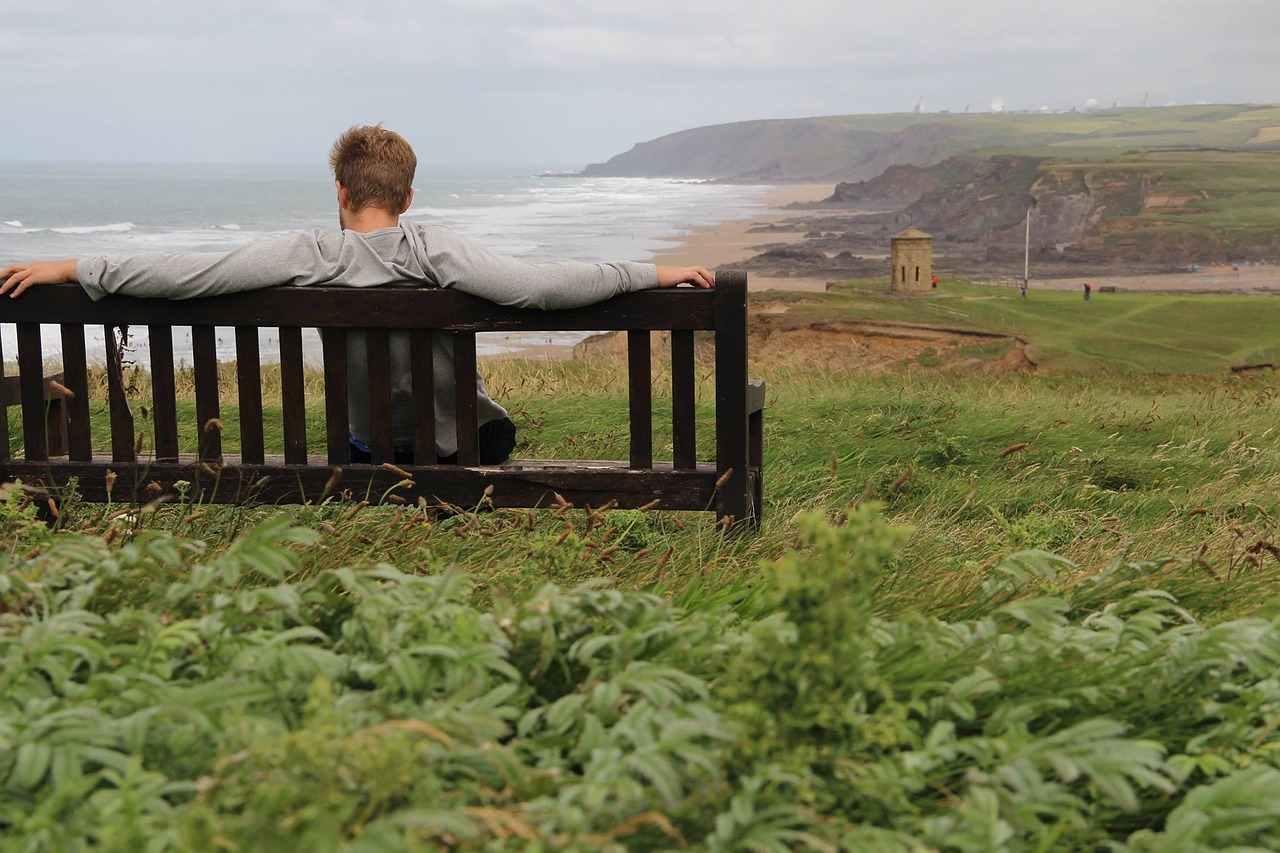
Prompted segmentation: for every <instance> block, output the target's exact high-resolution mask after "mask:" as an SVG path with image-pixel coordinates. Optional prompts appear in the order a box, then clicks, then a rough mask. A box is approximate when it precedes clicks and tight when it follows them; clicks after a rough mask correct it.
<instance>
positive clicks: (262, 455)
mask: <svg viewBox="0 0 1280 853" xmlns="http://www.w3.org/2000/svg"><path fill="white" fill-rule="evenodd" d="M236 391H237V398H238V400H239V403H240V458H241V460H242V461H244V462H246V463H249V464H254V465H260V464H262V462H263V460H265V459H266V450H265V447H264V446H263V435H262V357H261V354H260V353H259V352H258V329H257V327H256V326H236Z"/></svg>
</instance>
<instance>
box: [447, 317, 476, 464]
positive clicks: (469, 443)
mask: <svg viewBox="0 0 1280 853" xmlns="http://www.w3.org/2000/svg"><path fill="white" fill-rule="evenodd" d="M452 337H453V365H454V406H455V407H456V409H455V418H454V421H455V422H456V423H457V425H458V464H459V465H479V464H480V427H479V415H478V414H477V412H476V406H477V402H476V335H475V332H459V333H458V334H455V335H453V336H452Z"/></svg>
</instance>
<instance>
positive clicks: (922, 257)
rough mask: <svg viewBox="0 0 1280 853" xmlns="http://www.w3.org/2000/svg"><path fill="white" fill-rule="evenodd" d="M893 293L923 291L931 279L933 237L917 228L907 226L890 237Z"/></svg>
mask: <svg viewBox="0 0 1280 853" xmlns="http://www.w3.org/2000/svg"><path fill="white" fill-rule="evenodd" d="M891 243H892V246H893V249H892V251H891V252H890V257H891V258H892V259H893V260H892V262H893V284H892V287H891V288H890V289H891V290H893V292H894V293H924V292H926V291H928V290H929V289H930V282H931V281H932V280H933V238H932V237H930V236H929V235H928V234H926V233H924V232H923V231H921V230H920V229H919V228H915V227H912V228H908V229H907V230H906V231H903V232H902V233H901V234H895V235H894V236H893V237H892V238H891Z"/></svg>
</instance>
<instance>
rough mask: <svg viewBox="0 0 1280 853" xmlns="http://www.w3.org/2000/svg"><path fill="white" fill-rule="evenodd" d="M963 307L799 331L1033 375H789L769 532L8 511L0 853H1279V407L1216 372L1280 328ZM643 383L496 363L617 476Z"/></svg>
mask: <svg viewBox="0 0 1280 853" xmlns="http://www.w3.org/2000/svg"><path fill="white" fill-rule="evenodd" d="M940 292H941V296H940V297H939V298H929V299H913V300H901V299H897V300H890V299H888V298H886V297H885V296H884V295H883V294H881V293H878V292H875V291H874V289H872V288H870V287H868V286H866V285H858V284H849V285H846V286H844V287H842V288H840V289H839V290H837V291H836V292H834V293H832V294H830V295H827V296H825V297H823V298H822V299H821V300H818V301H819V302H821V304H811V303H808V302H806V301H804V299H802V298H799V297H789V298H787V299H784V300H782V302H783V307H786V308H787V312H786V313H785V314H782V315H781V316H782V317H787V318H789V320H790V321H792V322H793V325H794V326H795V327H796V328H799V327H801V326H804V325H806V324H809V323H810V321H813V320H814V319H815V318H820V317H825V318H826V321H827V322H832V321H833V320H837V319H840V318H857V317H872V318H878V319H880V320H894V321H898V322H902V323H917V324H918V323H921V322H922V321H923V322H927V323H930V324H932V325H941V324H943V323H945V324H946V325H949V326H952V327H967V328H969V329H976V330H985V331H988V332H993V333H999V332H1001V331H1002V330H1003V331H1004V332H1005V333H1011V332H1016V333H1017V334H1019V335H1022V336H1024V337H1025V338H1026V339H1027V340H1028V341H1029V346H1030V349H1031V350H1032V352H1033V353H1035V354H1036V356H1037V360H1038V361H1039V364H1040V367H1039V369H1038V370H1037V371H1036V372H1034V373H1024V372H1018V371H1014V372H1002V371H994V372H992V371H984V370H983V369H982V367H981V364H982V362H990V363H992V364H995V363H999V362H1000V361H1001V359H1002V358H1003V355H1004V353H1003V351H1002V347H1003V346H1004V344H1001V343H1000V342H999V341H996V342H994V343H987V344H978V345H974V346H972V347H971V349H972V350H973V351H972V352H969V353H966V354H965V355H966V358H967V361H965V362H964V364H966V365H968V367H967V368H966V369H964V370H959V371H956V370H953V369H950V368H951V367H953V366H954V363H955V362H953V361H952V360H951V359H950V357H949V354H948V353H944V352H942V351H940V350H939V351H935V352H929V351H921V352H918V353H917V354H915V355H910V356H903V357H900V358H898V359H896V360H893V361H890V362H888V363H886V365H885V366H884V367H883V368H881V369H879V370H876V371H870V370H866V369H862V368H860V367H858V366H857V365H854V364H848V365H830V364H828V365H826V366H823V367H815V366H814V365H813V364H809V363H806V362H805V360H804V359H803V358H802V357H797V356H798V355H802V354H798V353H796V352H795V351H796V349H797V348H796V347H795V346H791V347H788V348H786V349H789V350H791V351H792V352H791V357H788V358H774V357H770V356H766V355H761V357H758V358H756V359H755V360H754V362H753V373H755V374H756V375H759V376H762V377H763V378H765V379H766V380H767V381H768V386H769V394H768V409H767V415H766V487H765V494H766V507H765V511H766V518H765V521H764V525H763V527H762V529H761V530H760V531H759V532H758V533H756V534H746V535H732V536H728V537H725V536H723V535H722V534H721V533H719V532H718V531H716V530H715V529H714V527H713V525H712V524H711V523H710V522H709V521H708V519H707V518H705V517H702V516H699V515H697V514H691V513H664V512H660V511H659V512H650V513H640V512H634V511H626V512H622V511H616V510H608V509H600V508H596V509H592V508H586V507H558V508H549V509H546V510H538V511H523V510H512V511H487V510H485V509H484V508H483V507H476V508H461V510H460V511H459V512H457V513H456V514H452V515H441V514H439V513H435V512H431V511H424V510H422V509H420V508H415V507H405V506H396V505H394V504H392V503H383V504H382V505H369V506H363V505H360V504H350V503H348V504H333V505H328V506H311V507H295V508H287V509H284V508H282V509H276V508H272V507H245V508H238V509H227V508H217V507H212V506H200V505H198V504H194V503H187V504H184V505H172V504H171V505H160V506H154V507H137V506H128V505H117V506H110V507H91V506H77V505H76V504H75V503H74V501H71V502H69V503H68V504H66V505H65V506H64V511H63V513H62V516H61V518H60V519H59V525H58V526H57V528H56V529H53V530H50V529H49V528H47V527H45V526H44V525H42V524H40V523H38V522H37V521H35V520H34V518H33V517H32V516H33V511H34V505H31V504H30V503H29V502H28V501H27V498H26V497H25V496H24V495H23V493H22V492H21V491H19V490H16V489H12V488H10V489H8V490H7V492H6V494H5V496H4V500H3V501H0V541H4V542H6V543H9V544H7V545H6V547H5V549H4V551H3V552H2V553H0V658H3V662H4V666H3V670H2V671H3V676H2V677H0V840H3V842H4V844H3V846H4V848H5V849H6V850H8V849H13V850H56V849H103V850H141V849H146V850H155V851H167V850H173V851H179V850H180V851H193V850H194V851H205V850H209V851H212V850H237V849H238V850H276V849H280V850H285V849H288V850H314V851H330V850H332V851H339V850H341V851H382V850H397V851H399V850H435V849H442V848H444V849H465V850H511V851H517V850H519V851H527V850H574V851H599V850H606V851H611V850H617V851H622V850H637V851H647V850H679V849H689V850H726V851H727V850H763V851H784V850H820V851H827V850H858V851H862V850H883V851H899V850H901V851H917V850H919V851H924V850H949V851H950V850H955V851H975V853H978V851H981V853H987V851H1002V850H1007V851H1020V850H1081V851H1083V850H1097V849H1103V848H1107V849H1114V850H1120V851H1132V853H1138V851H1156V850H1160V851H1199V850H1209V849H1227V848H1232V847H1233V846H1234V848H1235V849H1275V848H1276V847H1277V846H1278V845H1280V817H1277V815H1280V798H1278V795H1277V792H1278V791H1280V734H1277V731H1278V728H1277V725H1276V721H1277V720H1278V719H1280V686H1278V685H1277V682H1276V679H1275V668H1276V664H1277V661H1280V599H1277V596H1276V591H1277V582H1278V581H1280V547H1278V546H1277V545H1276V544H1275V543H1276V541H1277V539H1276V537H1277V530H1276V526H1277V517H1278V513H1277V507H1276V502H1275V500H1276V499H1275V496H1276V494H1278V493H1280V454H1278V453H1277V450H1278V448H1277V443H1276V442H1277V440H1276V430H1275V424H1276V422H1277V417H1278V416H1280V385H1278V384H1277V381H1276V379H1275V377H1274V376H1273V375H1272V374H1270V373H1262V374H1250V375H1232V374H1230V373H1229V372H1228V371H1227V370H1226V366H1227V365H1228V364H1230V363H1232V362H1234V361H1235V360H1236V359H1238V358H1253V357H1255V356H1264V355H1269V354H1270V353H1273V352H1275V351H1276V347H1277V341H1276V339H1275V337H1274V332H1273V331H1271V330H1274V328H1276V325H1275V322H1274V320H1275V318H1273V317H1272V316H1271V313H1272V312H1271V303H1272V301H1273V300H1271V299H1270V298H1269V297H1231V296H1219V297H1214V299H1216V300H1218V301H1217V302H1212V301H1210V299H1209V298H1208V297H1185V298H1184V297H1168V296H1157V295H1148V296H1137V295H1135V296H1132V298H1130V296H1129V295H1125V294H1115V295H1112V294H1105V295H1104V294H1098V295H1096V296H1095V298H1094V300H1092V301H1091V302H1090V303H1088V304H1087V305H1086V304H1085V303H1084V302H1083V300H1081V299H1080V298H1079V295H1078V294H1066V293H1064V294H1054V293H1049V292H1036V293H1034V294H1033V297H1034V298H1033V299H1030V300H1028V301H1027V302H1025V303H1024V302H1022V301H1021V300H1020V299H1019V298H1018V297H1017V295H1016V291H1012V292H1011V291H1008V290H1000V289H986V290H984V289H979V288H970V287H965V286H961V285H955V284H952V283H950V282H944V283H943V286H942V288H941V290H940ZM806 298H807V297H806ZM806 312H810V313H809V314H806ZM1157 329H1162V330H1163V331H1164V333H1165V334H1164V337H1165V338H1166V339H1170V340H1178V339H1181V344H1180V345H1179V346H1177V347H1170V348H1167V349H1164V350H1159V351H1156V352H1150V351H1149V349H1150V345H1151V342H1152V341H1153V340H1154V339H1155V335H1154V334H1153V330H1157ZM775 333H776V334H780V335H782V336H783V337H784V338H785V336H786V334H789V332H788V330H786V329H783V330H780V331H779V330H775ZM1236 338H1238V340H1236ZM756 351H757V352H759V353H762V354H763V353H764V352H766V348H757V350H756ZM1175 351H1176V352H1178V353H1181V360H1180V361H1178V362H1177V363H1176V364H1173V363H1172V362H1171V359H1173V358H1174V355H1175ZM625 371H626V365H625V361H618V360H613V359H609V358H594V359H578V360H570V361H526V360H520V359H499V360H491V361H487V362H486V364H485V372H486V375H487V377H488V380H489V386H490V388H491V389H492V390H493V391H494V393H495V395H496V396H497V397H499V398H500V399H502V400H504V402H506V403H508V404H509V405H510V406H511V408H512V410H513V415H514V417H515V418H516V419H517V420H518V421H520V423H521V424H522V425H523V429H524V432H523V433H522V436H523V441H524V445H523V446H522V447H521V448H520V449H519V452H520V453H521V454H525V455H530V456H546V457H552V458H554V457H556V456H566V457H572V456H575V455H580V453H581V448H582V447H584V446H587V447H589V448H590V451H591V453H592V454H593V455H594V454H597V453H598V454H601V455H609V454H615V455H619V456H625V447H624V442H625V440H626V438H625V437H626V435H627V429H628V428H627V414H626V408H625V405H626V403H625V399H622V398H621V397H620V392H619V391H620V389H621V388H623V387H625V385H624V383H623V377H624V375H625ZM230 375H232V374H231V373H229V374H228V376H230ZM266 384H267V387H271V383H270V382H268V383H266ZM135 388H136V390H135V391H134V393H135V395H136V397H137V399H138V401H139V403H140V404H143V405H145V404H147V403H149V399H148V386H147V383H146V378H145V376H139V377H138V378H137V382H136V385H135ZM309 393H310V392H309ZM665 393H667V391H666V389H665V388H663V387H661V383H659V387H658V388H655V394H656V399H655V408H656V410H657V412H658V413H660V412H661V410H662V400H663V399H664V394H665ZM698 393H699V422H700V435H701V436H702V439H703V441H704V443H705V442H706V439H707V438H708V436H709V424H710V423H711V421H712V417H713V399H712V397H713V392H712V389H711V386H710V385H709V383H708V384H705V385H704V386H703V387H700V388H699V392H698ZM224 399H225V400H227V401H228V402H229V401H231V400H234V395H233V394H231V393H230V392H229V389H228V393H227V394H226V395H224ZM313 399H315V398H313ZM95 405H101V401H96V402H95ZM183 405H184V406H185V407H186V410H187V413H188V415H189V414H190V409H191V408H192V405H191V401H189V400H186V401H183ZM236 414H237V413H236V411H235V408H234V406H232V405H229V404H228V405H225V406H224V408H223V421H224V424H225V436H226V439H227V440H228V444H229V445H231V446H229V447H228V449H229V450H231V449H232V446H233V445H234V436H235V434H236V423H237V420H236ZM268 417H270V413H269V414H268ZM658 417H659V423H661V419H660V414H659V415H658ZM187 419H190V418H189V417H188V418H187ZM313 432H315V431H314V430H313ZM316 434H319V433H318V432H317V433H316ZM655 438H656V440H655V451H657V452H658V453H661V452H662V449H663V444H664V438H663V436H662V434H661V432H659V435H658V436H656V437H655ZM100 439H101V441H102V442H104V443H105V442H106V441H107V437H106V436H102V437H100ZM190 440H194V436H192V437H191V438H190ZM275 440H276V441H277V442H279V441H280V440H281V439H280V437H279V436H278V435H277V436H276V439H275ZM665 443H667V444H669V438H667V439H665ZM144 444H146V445H147V446H149V445H150V440H149V439H148V438H146V437H145V436H144ZM706 449H707V448H705V447H704V448H703V450H704V451H705V450H706ZM369 497H370V498H371V500H372V501H373V503H374V504H377V503H378V502H379V500H380V499H381V498H382V497H384V496H378V495H373V496H369Z"/></svg>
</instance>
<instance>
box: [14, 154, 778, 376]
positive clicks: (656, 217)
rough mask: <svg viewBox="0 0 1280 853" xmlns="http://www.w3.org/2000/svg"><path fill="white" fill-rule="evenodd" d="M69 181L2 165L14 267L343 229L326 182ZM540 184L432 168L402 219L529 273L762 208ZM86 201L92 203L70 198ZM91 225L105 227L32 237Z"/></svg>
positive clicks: (736, 195) (493, 172) (315, 173)
mask: <svg viewBox="0 0 1280 853" xmlns="http://www.w3.org/2000/svg"><path fill="white" fill-rule="evenodd" d="M67 169H68V170H69V173H72V174H74V175H75V177H76V181H75V182H74V184H66V185H65V186H66V189H65V190H63V189H59V191H57V192H53V191H51V190H50V186H49V178H48V177H47V176H46V175H44V174H43V173H42V174H34V173H30V172H27V171H23V170H22V168H21V167H20V166H18V167H10V166H7V165H5V164H0V186H4V187H5V196H4V198H0V216H3V217H5V218H4V219H3V220H2V221H0V234H2V235H3V237H4V247H3V248H4V255H5V256H6V257H7V258H28V257H29V258H50V257H83V256H91V255H108V256H111V255H122V254H131V253H136V252H142V251H227V250H230V249H234V248H236V247H238V246H242V245H245V244H248V243H252V242H258V241H261V240H266V239H271V238H273V237H278V236H282V235H284V234H288V233H294V232H297V231H299V230H309V229H311V228H322V229H328V228H332V227H333V224H334V222H333V198H332V193H331V190H329V189H328V188H329V187H331V186H332V184H331V183H330V180H331V178H330V177H329V176H327V175H326V174H325V173H324V170H323V169H322V168H316V169H302V168H300V167H299V168H297V169H295V170H294V171H293V172H291V171H290V170H289V169H288V168H287V167H278V166H273V167H270V168H267V167H263V168H261V169H260V170H258V171H256V172H255V171H254V170H253V169H252V168H248V167H246V168H245V169H243V170H242V169H240V168H239V167H237V169H236V171H235V173H234V175H233V176H232V177H234V180H223V178H224V177H225V176H224V175H223V174H222V172H221V171H219V170H218V169H217V168H214V167H199V166H193V167H190V168H189V170H188V171H186V172H183V171H174V170H172V169H165V170H161V171H159V172H156V171H154V170H148V167H141V166H139V167H125V166H115V165H113V166H112V167H111V169H110V170H107V171H104V172H103V174H102V175H101V176H98V175H95V174H88V175H85V174H83V170H81V169H79V168H78V167H67ZM130 170H132V171H130ZM55 171H56V170H55ZM536 171H537V170H536V169H532V168H531V169H528V170H527V171H524V172H523V173H518V172H513V171H511V170H510V169H509V168H507V169H505V170H504V169H496V168H479V167H463V168H460V169H456V170H454V169H445V168H442V167H434V166H423V167H421V168H420V169H419V176H418V182H417V183H418V191H417V200H418V202H417V205H416V206H415V207H414V208H413V209H412V210H410V211H409V212H408V214H407V218H408V219H409V220H410V221H420V222H433V223H440V224H444V225H447V226H448V227H450V228H453V229H454V230H456V231H458V232H459V233H461V234H463V235H465V236H467V237H470V238H472V239H474V240H476V241H477V242H479V243H480V244H481V245H483V246H484V247H486V248H487V249H489V250H491V251H493V252H496V253H499V254H503V255H511V256H515V257H520V258H525V259H527V260H535V261H541V260H551V259H561V258H572V259H577V260H584V261H609V260H616V259H620V258H625V259H631V260H646V259H648V258H649V257H651V256H652V254H653V252H654V251H656V250H657V249H659V248H661V247H662V246H663V245H664V239H666V238H670V237H672V236H678V235H679V234H681V233H684V232H685V229H687V228H688V227H689V226H693V225H699V224H708V223H712V222H716V221H720V220H724V219H730V218H734V217H739V216H749V215H750V214H751V213H752V212H753V211H754V210H756V209H758V206H759V203H760V198H761V196H762V191H761V190H760V189H758V188H752V187H741V186H726V185H719V184H704V183H700V182H697V181H675V180H657V179H646V178H589V179H588V178H577V177H572V176H564V177H533V174H534V172H536ZM125 172H128V174H127V175H124V173H125ZM122 175H124V177H127V178H128V180H127V181H124V182H123V183H124V185H127V186H128V187H129V188H130V189H129V191H128V192H127V193H122V192H120V191H119V188H120V187H121V186H122V182H121V177H122ZM193 177H194V178H197V179H198V180H197V181H196V182H195V184H194V186H195V187H196V188H197V191H198V194H197V195H193V194H192V193H193V190H192V187H193V184H192V182H191V180H190V179H191V178H193ZM62 186H64V185H62V184H59V187H62ZM72 186H74V187H75V190H72V189H71V187H72ZM79 190H83V195H74V194H73V193H74V192H75V191H79ZM173 199H182V200H183V201H184V202H186V203H188V204H187V207H188V208H189V209H187V210H185V211H183V212H181V213H175V214H172V215H169V214H167V213H166V212H165V211H168V210H171V209H172V203H173ZM83 222H91V223H92V222H99V223H108V224H99V225H79V224H70V225H66V226H62V225H59V226H58V227H55V228H49V227H39V228H36V227H29V226H28V225H26V223H83ZM49 329H50V332H49V335H48V336H47V337H46V347H45V354H46V356H48V357H50V358H56V357H57V355H56V354H57V352H58V346H59V341H58V335H57V327H49ZM90 333H91V334H92V331H91V332H90ZM99 334H100V330H99ZM264 334H268V333H264ZM585 334H586V333H582V334H580V335H575V336H572V338H573V339H571V338H570V337H568V336H566V337H561V336H557V335H553V336H552V338H553V343H554V344H558V345H570V344H572V343H574V342H576V339H580V338H581V337H583V336H585ZM12 335H13V326H12V325H11V324H3V323H0V339H3V341H4V345H3V350H4V352H5V353H7V354H9V355H10V357H11V356H12V353H13V352H14V350H13V349H12ZM219 337H220V338H223V339H225V341H226V342H227V350H226V351H225V356H226V357H228V358H234V346H233V344H232V341H233V336H230V335H228V334H224V333H222V331H221V330H220V333H219ZM524 337H525V339H524V340H520V341H516V340H504V339H503V338H502V336H501V335H499V334H495V335H486V336H484V337H483V338H482V339H481V341H480V342H479V349H480V352H481V353H486V354H487V353H492V352H499V351H504V350H506V349H507V348H508V347H510V346H519V345H521V344H527V343H529V338H531V337H536V336H528V335H526V336H524ZM544 342H545V341H544ZM137 344H138V347H139V351H138V354H137V360H138V361H139V362H140V363H143V364H146V362H147V358H148V356H146V355H145V340H144V339H143V338H142V337H141V336H139V337H138V339H137ZM97 345H98V346H100V345H101V344H100V341H99V342H97ZM186 346H187V345H186V342H185V341H181V340H175V349H176V350H177V353H178V356H179V357H180V358H186V359H187V361H188V362H189V361H190V353H189V350H186V349H185V348H186ZM304 348H306V349H307V352H308V354H309V357H311V355H312V354H313V353H318V345H313V344H312V343H311V339H310V338H308V339H307V343H305V344H304ZM99 351H101V350H99ZM273 353H274V345H272V344H271V343H270V342H269V341H268V340H266V339H265V338H264V348H263V351H262V357H263V360H264V361H269V360H272V358H273Z"/></svg>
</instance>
